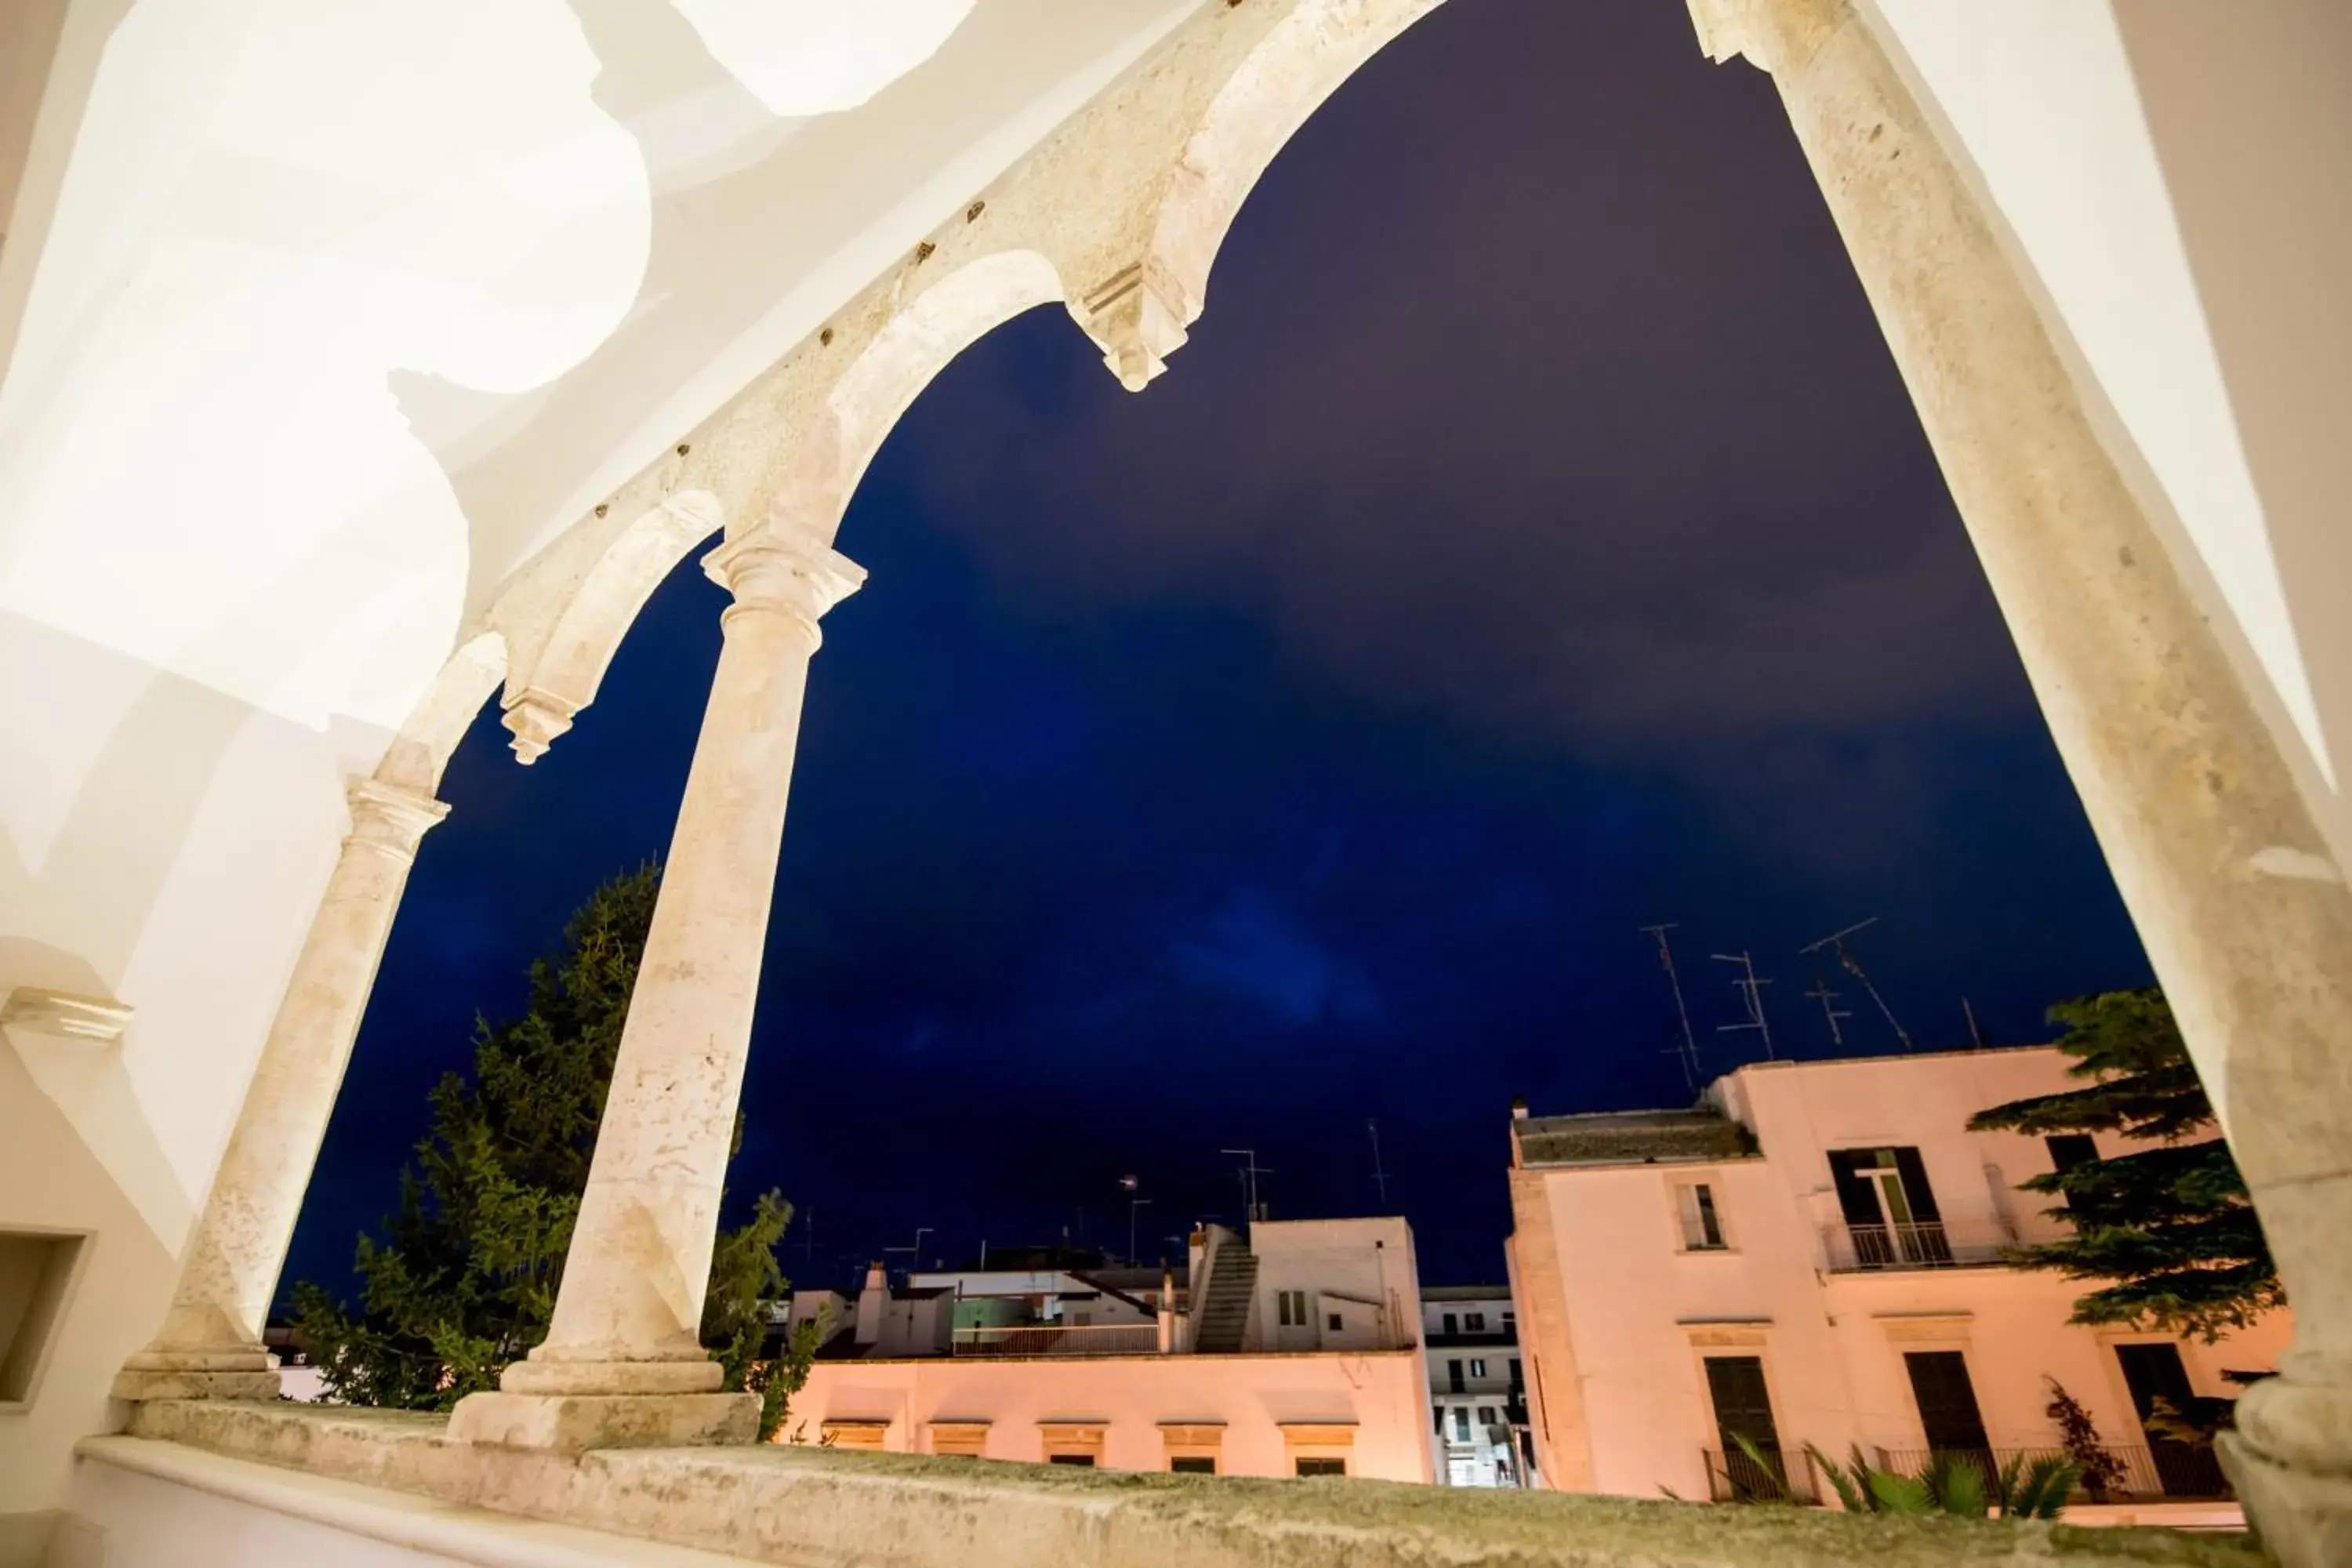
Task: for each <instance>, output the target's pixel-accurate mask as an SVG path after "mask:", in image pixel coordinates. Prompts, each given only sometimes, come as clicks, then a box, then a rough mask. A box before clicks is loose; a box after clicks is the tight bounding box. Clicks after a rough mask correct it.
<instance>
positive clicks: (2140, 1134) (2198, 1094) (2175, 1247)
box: [1969, 987, 2286, 1343]
mask: <svg viewBox="0 0 2352 1568" xmlns="http://www.w3.org/2000/svg"><path fill="white" fill-rule="evenodd" d="M2050 1021H2051V1022H2052V1023H2053V1024H2060V1025H2063V1026H2065V1029H2066V1033H2065V1034H2064V1035H2063V1037H2061V1038H2060V1039H2059V1041H2058V1048H2059V1049H2060V1050H2062V1051H2063V1052H2065V1053H2066V1054H2067V1055H2068V1056H2070V1057H2073V1058H2074V1066H2073V1067H2072V1068H2069V1069H2068V1072H2069V1075H2070V1076H2071V1077H2074V1078H2076V1079H2085V1080H2087V1082H2086V1083H2085V1085H2084V1087H2083V1088H2081V1089H2066V1090H2063V1091H2061V1092H2060V1093H2057V1094H2045V1095H2038V1096H2036V1097H2034V1098H2032V1099H2031V1100H2015V1101H2012V1102H2011V1103H2010V1104H2007V1105H1997V1106H1994V1107H1993V1108H1992V1109H1991V1110H1985V1111H1980V1112H1979V1113H1978V1115H1977V1116H1976V1117H1975V1118H1974V1119H1973V1120H1972V1121H1969V1128H1970V1129H1971V1130H1972V1131H1985V1130H1988V1129H2003V1130H2008V1131H2018V1132H2038V1133H2045V1134H2047V1133H2066V1132H2074V1133H2084V1132H2111V1133H2116V1134H2120V1135H2121V1136H2122V1137H2123V1138H2125V1139H2126V1140H2128V1141H2130V1142H2133V1143H2135V1144H2144V1145H2146V1147H2143V1148H2137V1149H2135V1150H2134V1151H2133V1152H2129V1153H2125V1154H2116V1155H2111V1156H2107V1157H2105V1158H2096V1157H2095V1158H2091V1159H2086V1160H2084V1161H2083V1162H2081V1163H2076V1164H2074V1165H2072V1166H2071V1167H2070V1168H2069V1169H2067V1170H2063V1171H2059V1172H2054V1173H2050V1174H2048V1175H2041V1176H2035V1177H2033V1178H2032V1179H2031V1180H2030V1181H2027V1182H2025V1183H2023V1184H2022V1185H2023V1187H2024V1188H2025V1190H2027V1191H2029V1192H2035V1193H2046V1194H2054V1195H2055V1196H2057V1197H2059V1198H2060V1199H2061V1200H2062V1205H2061V1206H2057V1207H2053V1208H2052V1209H2050V1210H2048V1211H2047V1212H2048V1213H2050V1214H2051V1215H2053V1216H2059V1217H2064V1218H2070V1219H2072V1220H2073V1221H2074V1233H2073V1234H2072V1235H2070V1236H2066V1237H2061V1238H2059V1239H2057V1240H2054V1241H2047V1242H2042V1243H2039V1244H2037V1245H2034V1246H2031V1247H2020V1248H2018V1249H2017V1250H2016V1252H2015V1253H2014V1254H2013V1257H2014V1259H2015V1261H2016V1262H2018V1263H2019V1264H2020V1265H2021V1266H2022V1267H2025V1268H2049V1269H2054V1270H2056V1271H2058V1272H2059V1273H2062V1274H2063V1275H2065V1276H2066V1277H2067V1278H2068V1279H2098V1280H2105V1281H2107V1283H2105V1284H2103V1285H2101V1286H2100V1287H2099V1288H2098V1289H2095V1290H2093V1291H2091V1292H2090V1293H2089V1294H2087V1295H2085V1296H2083V1297H2080V1298H2078V1299H2077V1300H2076V1301H2075V1303H2074V1321H2075V1322H2078V1323H2125V1324H2130V1325H2133V1326H2135V1327H2139V1328H2144V1329H2149V1330H2160V1331H2164V1332H2167V1333H2175V1334H2195V1335H2198V1336H2200V1337H2201V1338H2203V1339H2204V1340H2206V1341H2207V1342H2209V1343H2210V1342H2212V1341H2214V1340H2217V1339H2219V1338H2221V1335H2222V1334H2223V1333H2224V1332H2226V1331H2229V1330H2231V1329H2241V1328H2244V1327H2245V1326H2246V1325H2247V1324H2249V1323H2251V1322H2252V1321H2254V1320H2255V1319H2256V1318H2258V1317H2260V1316H2261V1315H2262V1314H2263V1313H2264V1312H2267V1311H2269V1310H2271V1309H2273V1308H2274V1307H2278V1306H2283V1305H2284V1303H2285V1301H2286V1294H2285V1292H2284V1289H2281V1287H2280V1284H2279V1278H2278V1269H2277V1268H2276V1266H2275V1265H2273V1262H2272V1261H2271V1252H2270V1246H2269V1243H2268V1242H2267V1241H2265V1240H2264V1239H2263V1227H2262V1222H2261V1221H2260V1220H2259V1219H2257V1218H2256V1217H2255V1215H2254V1207H2253V1203H2252V1200H2251V1199H2250V1198H2249V1197H2248V1196H2247V1194H2246V1184H2245V1180H2244V1178H2243V1177H2242V1176H2241V1175H2240V1174H2239V1173H2238V1163H2237V1162H2236V1161H2235V1160H2233V1159H2232V1158H2231V1155H2230V1149H2229V1145H2228V1144H2226V1143H2225V1142H2222V1140H2221V1132H2220V1127H2219V1125H2218V1123H2216V1122H2215V1121H2214V1119H2213V1104H2212V1101H2211V1100H2209V1099H2207V1098H2206V1094H2205V1088H2204V1085H2203V1084H2201V1083H2200V1082H2199V1081H2198V1078H2197V1070H2196V1068H2195V1067H2194V1066H2193V1065H2192V1064H2191V1063H2190V1062H2189V1051H2188V1047H2186V1046H2185V1045H2184V1044H2183V1043H2182V1041H2181V1038H2180V1030H2179V1027H2178V1026H2176V1025H2175V1024H2174V1022H2173V1018H2172V1010H2171V1008H2169V1007H2168V1006H2167V1005H2165V1000H2164V994H2163V993H2162V992H2160V991H2158V990H2156V989H2154V988H2152V987H2151V988H2149V989H2147V990H2141V991H2111V992H2107V993H2105V994H2101V995H2096V996H2083V997H2077V998H2076V999H2074V1001H2072V1002H2064V1003H2061V1004H2060V1005H2057V1006H2055V1007H2053V1008H2051V1009H2050Z"/></svg>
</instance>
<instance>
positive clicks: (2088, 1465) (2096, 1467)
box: [2042, 1377, 2124, 1502]
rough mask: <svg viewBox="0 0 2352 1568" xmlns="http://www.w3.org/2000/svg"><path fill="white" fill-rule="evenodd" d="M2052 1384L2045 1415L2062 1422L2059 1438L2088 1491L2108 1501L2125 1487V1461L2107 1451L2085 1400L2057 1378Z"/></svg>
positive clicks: (2051, 1381) (2084, 1489) (2092, 1497)
mask: <svg viewBox="0 0 2352 1568" xmlns="http://www.w3.org/2000/svg"><path fill="white" fill-rule="evenodd" d="M2048 1381H2049V1384H2050V1403H2049V1404H2048V1405H2045V1406H2044V1407H2043V1409H2042V1414H2043V1415H2047V1416H2049V1417H2050V1419H2051V1420H2053V1421H2055V1422H2056V1423H2057V1424H2058V1441H2059V1442H2060V1443H2061V1444H2062V1445H2063V1447H2065V1449H2066V1458H2069V1459H2071V1460H2073V1461H2074V1468H2075V1469H2076V1470H2077V1471H2079V1472H2080V1473H2081V1476H2082V1481H2083V1491H2084V1495H2085V1496H2087V1497H2089V1499H2090V1500H2092V1501H2093V1502H2105V1501H2106V1500H2107V1498H2108V1496H2109V1495H2110V1494H2111V1493H2114V1492H2116V1491H2117V1490H2119V1489H2122V1487H2123V1484H2124V1462H2123V1461H2122V1460H2121V1459H2119V1458H2116V1456H2115V1455H2114V1454H2112V1453H2110V1452H2108V1450H2107V1446H2106V1444H2105V1443H2104V1442H2102V1441H2100V1439H2099V1427H2098V1424H2097V1423H2096V1422H2095V1421H2093V1420H2092V1419H2091V1413H2090V1412H2089V1411H2087V1410H2085V1409H2084V1408H2083V1405H2082V1402H2081V1401H2080V1400H2077V1399H2076V1398H2075V1397H2074V1395H2073V1394H2069V1393H2067V1392H2066V1385H2065V1384H2063V1383H2060V1382H2059V1381H2058V1380H2057V1379H2056V1378H2054V1377H2053V1378H2051V1379H2049V1380H2048Z"/></svg>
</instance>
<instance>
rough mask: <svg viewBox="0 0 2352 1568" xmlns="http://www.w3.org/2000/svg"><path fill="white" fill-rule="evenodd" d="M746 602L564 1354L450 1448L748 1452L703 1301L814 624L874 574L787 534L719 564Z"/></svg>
mask: <svg viewBox="0 0 2352 1568" xmlns="http://www.w3.org/2000/svg"><path fill="white" fill-rule="evenodd" d="M703 566H704V569H705V570H706V571H708V572H709V574H710V575H711V576H712V577H713V578H714V579H716V580H717V581H718V582H719V583H721V584H725V585H726V586H727V587H728V588H729V589H730V590H731V591H732V592H733V594H734V595H735V604H734V605H733V606H732V607H731V608H730V609H729V610H728V612H727V615H726V617H725V621H724V626H725V629H726V641H725V645H724V647H722V648H721V650H720V652H719V669H718V673H717V675H716V677H715V678H714V679H713V680H712V682H711V689H710V700H709V706H708V707H707V708H706V709H705V710H704V712H703V719H702V733H701V737H700V739H699V740H698V742H697V743H696V746H695V752H694V765H693V768H692V770H691V771H690V772H689V773H688V776H687V782H686V797H685V800H684V801H683V802H682V803H681V805H679V807H678V816H677V829H676V831H675V833H674V834H673V836H672V837H671V840H670V852H669V861H668V865H667V868H666V869H665V870H664V872H663V874H662V888H661V896H660V899H659V900H658V902H657V903H656V905H655V909H654V919H653V926H652V929H651V930H650V931H648V933H647V935H646V952H645V960H644V963H643V964H642V965H641V966H640V968H639V969H638V972H637V984H636V989H635V992H634V993H632V994H631V995H630V998H629V1016H628V1021H627V1023H626V1024H625V1025H624V1026H623V1029H622V1034H621V1046H620V1051H619V1055H618V1058H617V1059H616V1061H615V1062H614V1068H613V1086H612V1089H611V1092H610V1093H609V1095H608V1096H607V1098H606V1100H605V1102H604V1122H603V1125H602V1127H601V1129H600V1131H598V1134H597V1138H596V1154H595V1158H594V1160H593V1162H592V1163H591V1165H590V1168H589V1175H588V1189H587V1192H586V1193H585V1194H584V1195H583V1198H582V1200H581V1205H580V1219H579V1224H578V1226H576V1227H575V1228H574V1230H573V1232H572V1247H571V1251H570V1254H569V1256H568V1257H567V1258H565V1261H564V1266H563V1282H562V1288H561V1289H559V1291H558V1292H557V1296H556V1302H555V1314H554V1319H553V1321H552V1322H551V1324H550V1327H549V1331H548V1336H547V1340H546V1342H545V1343H543V1344H541V1346H539V1348H538V1349H536V1350H534V1351H532V1352H531V1353H530V1358H529V1359H528V1360H527V1361H522V1362H518V1363H515V1364H514V1365H512V1366H510V1367H509V1368H508V1369H507V1371H506V1373H505V1374H504V1375H503V1376H502V1377H501V1378H500V1379H499V1392H497V1393H495V1394H473V1395H470V1396H469V1397H467V1399H465V1400H464V1401H462V1402H460V1404H459V1405H458V1406H457V1411H456V1413H455V1414H454V1415H453V1416H452V1417H451V1420H450V1426H449V1430H450V1435H451V1436H454V1437H457V1438H460V1439H462V1440H465V1441H468V1442H478V1443H504V1444H510V1445H515V1446H519V1447H549V1448H560V1449H565V1450H578V1449H582V1448H591V1447H643V1446H666V1445H669V1444H677V1443H689V1442H730V1441H734V1442H743V1441H749V1440H751V1438H752V1437H753V1436H755V1428H756V1425H757V1421H758V1414H759V1403H760V1402H759V1399H758V1397H757V1396H756V1395H752V1394H721V1393H719V1392H718V1389H719V1377H720V1373H719V1365H718V1363H716V1362H713V1361H712V1360H711V1359H710V1358H709V1355H708V1354H706V1353H705V1352H704V1351H703V1349H702V1344H701V1326H702V1300H703V1294H704V1291H705V1290H706V1289H707V1288H708V1286H709V1275H710V1253H711V1247H712V1244H713V1241H714V1239H715V1237H716V1235H717V1231H718V1223H719V1190H720V1185H721V1184H722V1182H723V1180H724V1178H725V1174H726V1169H727V1158H728V1153H729V1151H730V1147H731V1146H732V1144H733V1142H734V1132H735V1110H736V1100H737V1097H738V1095H739V1093H740V1089H741V1087H742V1082H743V1064H744V1058H745V1057H746V1055H747V1054H748V1053H749V1050H750V1047H751V1011H752V1006H753V1004H754V1002H755V1001H756V1000H757V997H758V994H759V987H760V958H761V951H762V950H763V948H764V947H765V946H766V943H767V936H768V910H769V904H770V901H771V900H772V897H773V894H774V889H775V882H776V860H777V855H778V852H779V850H780V849H781V847H782V842H783V831H784V805H785V796H786V794H787V790H788V788H789V786H790V784H791V782H792V773H793V752H794V749H795V747H796V746H797V744H798V742H799V738H800V723H801V698H802V693H803V690H804V689H805V687H806V685H807V681H808V666H809V658H810V656H811V655H813V654H814V653H815V651H816V648H817V644H818V641H819V637H818V633H817V620H818V618H819V617H820V616H823V615H824V613H825V611H826V610H828V609H830V608H831V607H832V606H833V605H835V604H837V603H838V602H840V600H841V599H843V598H844V597H845V596H846V595H849V594H851V593H853V592H855V591H856V588H857V586H858V584H860V583H862V582H863V581H864V580H865V575H866V574H865V573H864V571H863V570H862V569H861V568H859V567H858V566H856V564H855V563H851V562H849V561H847V560H845V559H844V558H843V557H842V556H840V555H838V554H836V553H835V552H833V551H832V550H830V549H828V548H826V547H825V546H824V544H822V543H820V542H817V541H816V540H815V539H814V538H813V537H811V536H808V535H804V534H799V533H795V532H793V531H786V530H784V529H782V528H780V527H779V526H777V525H774V524H770V525H768V526H765V527H762V528H760V529H757V530H755V531H751V532H750V533H748V534H746V535H744V536H742V537H740V538H737V539H730V541H728V542H727V543H726V544H724V545H723V546H721V547H720V548H719V550H717V551H715V552H712V553H711V554H710V555H709V557H708V558H707V559H706V560H705V561H704V563H703Z"/></svg>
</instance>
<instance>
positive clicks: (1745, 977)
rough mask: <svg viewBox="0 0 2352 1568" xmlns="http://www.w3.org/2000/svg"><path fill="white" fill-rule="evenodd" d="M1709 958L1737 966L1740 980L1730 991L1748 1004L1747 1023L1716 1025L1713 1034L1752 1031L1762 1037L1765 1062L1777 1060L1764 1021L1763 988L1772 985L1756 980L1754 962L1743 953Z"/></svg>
mask: <svg viewBox="0 0 2352 1568" xmlns="http://www.w3.org/2000/svg"><path fill="white" fill-rule="evenodd" d="M1711 956H1712V957H1713V958H1714V959H1715V961H1716V962H1717V963H1736V964H1738V965H1739V973H1740V978H1739V979H1738V980H1735V981H1733V982H1732V983H1731V985H1732V989H1734V990H1736V991H1738V993H1739V995H1740V998H1741V1000H1743V1001H1745V1002H1746V1003H1747V1004H1748V1022H1746V1023H1745V1024H1717V1026H1715V1032H1716V1033H1717V1034H1718V1035H1725V1034H1729V1033H1730V1032H1732V1031H1733V1030H1735V1029H1753V1030H1755V1031H1756V1033H1757V1034H1758V1035H1759V1036H1761V1037H1763V1040H1764V1059H1765V1060H1767V1061H1774V1060H1777V1059H1779V1058H1778V1056H1777V1053H1775V1052H1774V1051H1773V1049H1772V1026H1770V1025H1769V1024H1767V1023H1766V1022H1765V1021H1764V989H1763V988H1764V987H1765V986H1767V985H1769V984H1772V983H1771V982H1770V981H1769V980H1759V979H1757V978H1756V960H1755V959H1754V958H1752V957H1750V956H1749V955H1748V954H1747V953H1745V952H1718V953H1715V954H1712V955H1711Z"/></svg>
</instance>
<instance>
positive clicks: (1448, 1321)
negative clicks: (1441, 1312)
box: [1445, 1312, 1461, 1334]
mask: <svg viewBox="0 0 2352 1568" xmlns="http://www.w3.org/2000/svg"><path fill="white" fill-rule="evenodd" d="M1460 1321H1461V1320H1460V1319H1458V1318H1456V1317H1455V1316H1454V1314H1453V1313H1451V1312H1448V1313H1446V1314H1445V1331H1446V1332H1447V1333H1448V1334H1458V1333H1460V1332H1461V1330H1460V1329H1459V1328H1457V1327H1455V1325H1456V1324H1457V1323H1459V1322H1460Z"/></svg>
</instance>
